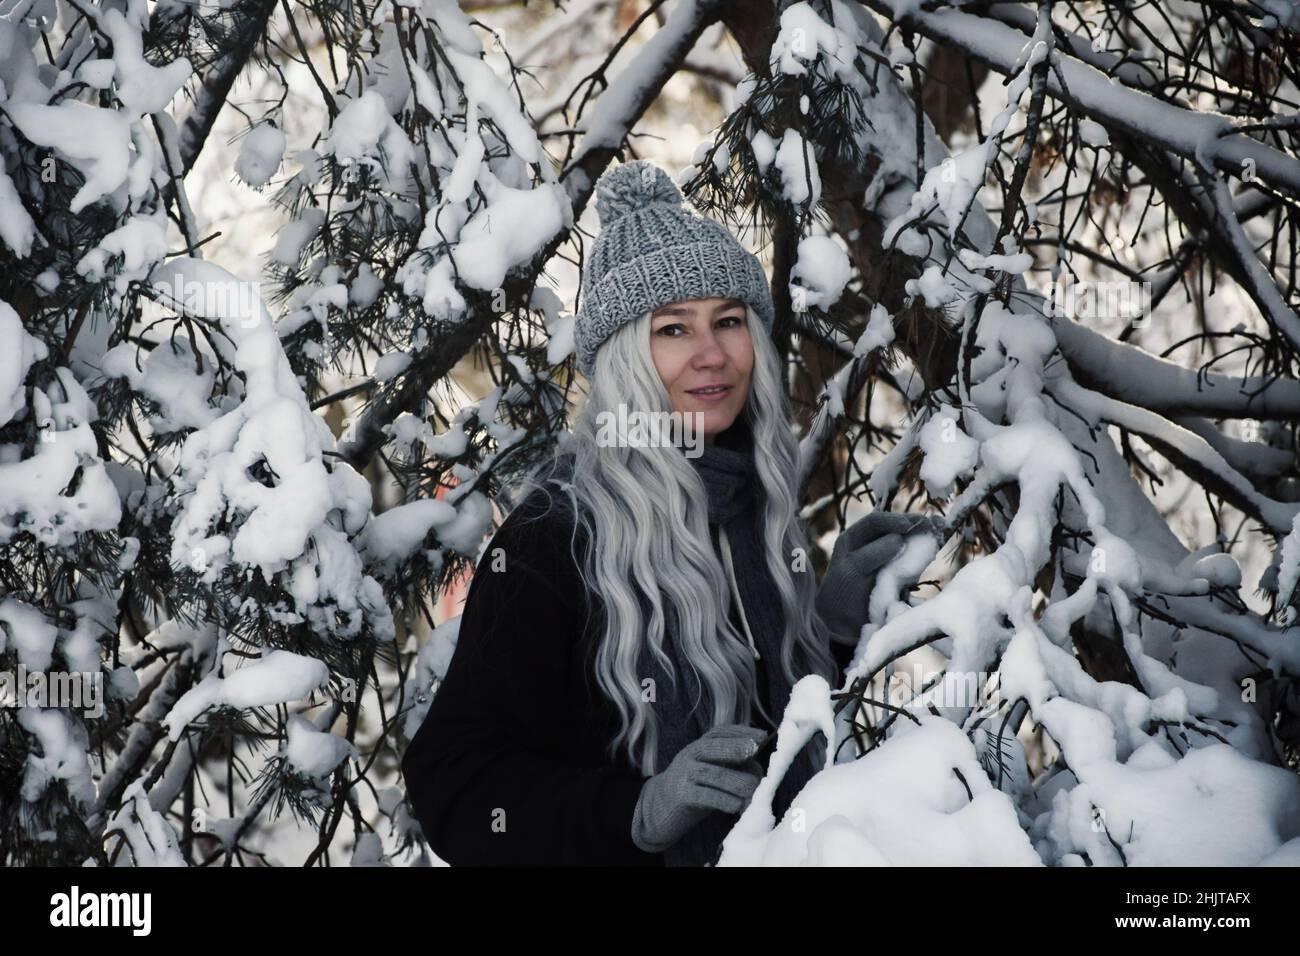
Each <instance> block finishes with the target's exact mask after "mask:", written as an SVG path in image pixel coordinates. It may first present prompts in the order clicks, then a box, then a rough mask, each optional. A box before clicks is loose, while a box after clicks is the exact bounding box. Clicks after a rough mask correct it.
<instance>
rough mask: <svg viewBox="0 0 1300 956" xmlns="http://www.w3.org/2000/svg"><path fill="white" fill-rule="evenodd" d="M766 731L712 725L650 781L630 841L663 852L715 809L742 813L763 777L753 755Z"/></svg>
mask: <svg viewBox="0 0 1300 956" xmlns="http://www.w3.org/2000/svg"><path fill="white" fill-rule="evenodd" d="M766 736H767V733H766V731H762V730H759V729H758V728H756V727H746V726H744V725H743V724H727V725H725V726H722V727H714V728H713V729H712V730H710V731H709V732H708V733H706V734H705V735H704V736H702V737H700V738H699V739H698V740H693V741H691V742H690V743H689V744H687V745H686V746H685V747H683V748H682V749H681V750H680V751H678V753H677V756H675V757H674V758H673V759H672V762H671V763H670V764H668V766H667V767H665V768H664V769H663V770H662V771H661V772H659V773H657V774H655V775H654V776H652V777H650V778H649V779H648V780H646V782H645V785H644V786H643V787H642V788H641V796H640V798H639V799H638V800H637V804H636V811H635V812H634V813H633V814H632V842H633V843H635V844H636V845H637V846H638V847H640V848H641V849H642V850H644V851H645V852H647V853H662V852H663V851H664V850H666V849H668V848H669V847H670V846H672V845H673V844H674V843H676V842H677V841H678V840H680V839H681V838H682V837H683V836H685V835H686V833H687V832H688V831H689V830H690V829H691V827H693V826H695V824H697V823H699V822H700V820H702V819H703V818H704V817H706V816H707V815H708V814H709V813H711V812H712V811H714V810H721V811H722V812H723V813H739V812H740V810H741V809H743V808H744V806H745V804H746V803H747V802H748V801H749V798H750V796H751V795H752V794H753V793H754V788H755V787H757V786H758V784H759V781H761V780H762V779H763V768H762V767H761V766H760V765H759V763H758V761H757V760H755V759H753V758H754V754H755V753H756V752H757V750H758V742H759V741H760V740H762V739H763V738H764V737H766Z"/></svg>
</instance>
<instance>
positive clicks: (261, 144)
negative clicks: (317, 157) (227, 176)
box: [235, 123, 285, 189]
mask: <svg viewBox="0 0 1300 956" xmlns="http://www.w3.org/2000/svg"><path fill="white" fill-rule="evenodd" d="M284 145H285V141H284V133H282V132H281V131H280V130H279V129H277V128H276V127H274V126H272V125H271V124H270V123H261V124H259V125H257V126H254V127H253V128H252V129H251V130H249V131H248V135H247V136H245V137H244V142H243V145H241V146H240V148H239V157H238V158H237V159H236V160H235V172H236V173H237V174H238V175H239V178H240V179H242V180H243V181H244V182H245V183H247V184H248V185H249V186H252V187H253V188H254V189H260V188H261V187H263V186H265V185H266V184H267V183H269V182H270V181H271V177H272V176H274V175H275V171H276V170H277V169H279V168H280V163H281V161H282V160H283V159H284Z"/></svg>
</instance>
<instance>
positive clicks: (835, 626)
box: [817, 511, 943, 644]
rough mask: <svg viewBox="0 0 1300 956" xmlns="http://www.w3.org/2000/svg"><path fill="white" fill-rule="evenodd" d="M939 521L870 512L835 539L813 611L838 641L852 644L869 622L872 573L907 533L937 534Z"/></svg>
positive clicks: (892, 554) (894, 553)
mask: <svg viewBox="0 0 1300 956" xmlns="http://www.w3.org/2000/svg"><path fill="white" fill-rule="evenodd" d="M942 527H943V519H941V518H936V517H931V516H929V515H917V514H897V513H895V512H891V511H873V512H871V513H870V514H868V515H865V516H864V517H862V518H859V519H858V520H857V521H855V522H854V523H853V524H851V525H849V526H848V527H847V528H845V529H844V531H843V532H841V533H840V536H839V537H838V538H836V539H835V548H834V550H833V551H832V552H831V560H830V565H829V566H828V567H827V569H826V576H825V577H824V578H822V583H821V587H820V588H818V590H817V613H818V614H820V615H821V617H822V620H824V621H825V622H826V625H827V626H828V627H829V628H830V629H831V631H832V633H833V634H834V635H835V637H837V638H838V639H839V640H840V641H841V642H842V643H845V644H849V643H854V642H856V641H857V639H858V632H859V631H860V630H861V629H862V625H863V624H864V623H865V622H866V620H867V606H868V602H869V601H870V600H871V591H872V589H873V588H874V587H875V586H876V575H877V574H879V573H880V570H881V568H883V567H884V566H885V565H887V564H888V563H889V562H890V561H892V560H893V559H894V558H895V557H897V556H898V554H899V552H900V551H902V550H903V539H904V538H905V537H907V536H908V535H909V534H916V533H919V532H928V533H931V534H937V533H940V532H941V530H942Z"/></svg>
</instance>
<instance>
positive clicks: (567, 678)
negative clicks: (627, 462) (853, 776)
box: [402, 486, 852, 866]
mask: <svg viewBox="0 0 1300 956" xmlns="http://www.w3.org/2000/svg"><path fill="white" fill-rule="evenodd" d="M552 488H553V486H552ZM572 529H573V518H572V512H571V506H570V505H569V503H568V500H567V498H566V496H565V495H564V494H563V493H562V492H559V491H553V492H552V493H551V494H550V495H549V496H548V495H546V494H542V493H534V494H533V495H530V496H529V498H528V499H527V500H525V501H524V502H521V503H520V504H519V505H518V506H517V507H516V508H515V509H514V510H513V511H512V512H511V513H510V515H509V516H508V517H507V518H506V520H505V521H504V522H503V523H502V525H501V527H500V528H499V529H498V530H497V532H496V534H495V536H494V537H493V538H492V540H491V542H490V543H489V545H488V547H487V549H486V550H485V551H484V553H483V558H482V560H481V561H480V562H479V565H478V568H477V570H476V571H475V574H474V577H473V581H472V583H471V585H470V590H469V595H468V597H467V600H466V604H465V608H464V611H463V613H462V616H461V622H460V630H459V636H458V638H457V645H456V650H455V653H454V654H453V656H452V660H451V663H450V664H449V666H448V670H447V675H446V677H445V678H444V680H443V681H442V682H441V683H440V685H439V687H438V690H437V692H436V694H435V695H434V699H433V702H432V703H431V705H430V708H429V712H428V715H427V716H426V717H425V720H424V722H423V724H421V726H420V728H419V730H418V731H417V732H416V734H415V737H414V738H413V739H412V740H411V742H410V745H409V746H408V747H407V750H406V753H405V754H404V755H403V758H402V773H403V776H404V778H405V781H406V788H407V794H408V797H409V799H410V801H411V804H412V806H413V808H414V811H415V816H416V819H418V820H419V822H420V825H421V827H422V829H423V830H424V834H425V838H426V839H427V840H428V842H429V845H430V846H431V847H432V848H433V850H434V852H435V853H437V854H438V856H439V857H440V858H442V859H443V860H445V861H446V862H447V863H450V864H452V865H537V864H543V865H544V864H551V865H566V864H567V865H616V866H662V865H663V864H664V855H663V854H661V853H646V852H644V851H642V850H641V849H639V848H638V847H637V846H636V845H635V844H634V843H633V842H632V837H631V830H632V816H633V812H634V811H635V808H636V803H637V799H638V798H639V796H640V792H641V787H642V784H643V783H644V782H645V778H644V777H642V775H641V773H640V771H639V770H638V769H637V768H635V767H634V766H632V765H631V764H630V763H628V762H627V759H626V756H625V755H624V754H621V753H620V754H619V755H618V757H616V758H613V759H611V758H610V756H609V755H608V752H607V745H608V742H609V741H610V740H612V739H613V737H614V734H615V733H616V732H617V728H618V720H617V713H616V711H615V710H614V707H613V705H612V704H611V703H610V702H609V701H608V699H607V698H606V697H605V696H604V694H602V693H601V692H600V689H599V687H598V686H597V685H596V682H595V677H594V669H593V661H594V650H595V642H596V640H597V637H598V635H599V633H600V631H599V616H598V615H597V614H593V613H592V607H591V602H590V600H589V597H588V594H587V590H586V588H585V586H584V585H583V582H582V579H581V576H580V575H579V572H578V565H577V563H576V559H575V557H574V556H573V555H571V553H570V545H569V542H570V534H571V532H572ZM583 543H584V542H583V539H582V538H581V537H579V538H578V541H577V544H576V548H577V549H578V550H577V551H576V554H577V555H581V554H582V551H581V548H582V546H583ZM497 549H501V550H500V551H498V550H497ZM502 555H503V556H504V568H502V569H501V570H493V566H494V561H495V565H496V567H498V568H501V565H502V562H501V556H502ZM832 646H833V647H835V648H837V653H838V654H848V655H851V652H852V648H845V649H838V645H832ZM846 663H847V657H844V658H843V659H842V660H841V665H843V664H846ZM759 686H762V684H761V682H760V685H759ZM776 716H777V717H778V718H779V716H780V715H779V714H778V715H776Z"/></svg>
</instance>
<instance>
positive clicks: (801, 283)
mask: <svg viewBox="0 0 1300 956" xmlns="http://www.w3.org/2000/svg"><path fill="white" fill-rule="evenodd" d="M852 275H853V269H852V267H851V266H850V265H849V257H848V256H847V255H846V254H845V252H844V250H843V249H841V248H840V247H839V244H838V243H836V242H835V240H834V239H832V238H831V237H830V236H807V237H806V238H804V239H801V240H799V252H798V259H797V261H796V263H795V266H794V268H793V269H792V270H791V271H790V278H791V281H790V296H791V298H792V299H793V300H794V301H795V302H802V303H803V306H804V308H807V309H823V310H825V309H829V308H830V307H831V306H832V305H834V304H835V303H836V302H838V301H839V299H840V296H841V295H843V294H844V287H845V286H846V285H848V284H849V279H850V278H851V277H852Z"/></svg>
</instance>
